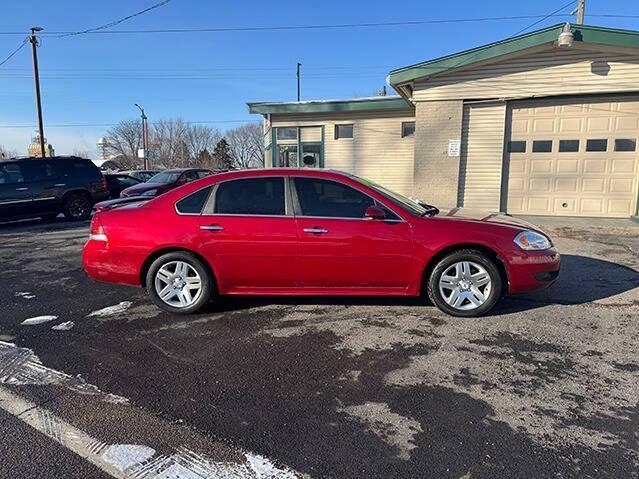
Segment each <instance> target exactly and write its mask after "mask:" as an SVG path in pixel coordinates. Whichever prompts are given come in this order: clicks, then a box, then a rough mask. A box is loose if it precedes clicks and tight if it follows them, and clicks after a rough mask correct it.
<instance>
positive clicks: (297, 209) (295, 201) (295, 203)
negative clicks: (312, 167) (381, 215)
mask: <svg viewBox="0 0 639 479" xmlns="http://www.w3.org/2000/svg"><path fill="white" fill-rule="evenodd" d="M297 178H304V179H306V178H309V179H311V180H324V181H332V182H333V183H338V184H342V185H345V186H348V187H350V188H353V189H354V190H355V191H358V192H359V193H361V194H363V195H365V196H368V197H369V198H370V199H371V200H373V202H374V203H375V204H377V205H381V206H382V207H383V208H384V209H386V210H388V211H390V212H391V213H392V214H393V215H395V217H396V218H388V219H385V220H382V221H383V222H385V223H404V222H406V220H404V219H403V218H402V217H401V215H399V214H398V213H397V212H396V211H395V210H394V209H393V208H390V207H389V206H388V205H387V204H385V203H384V202H383V201H379V200H378V199H377V198H373V197H372V196H371V195H369V194H368V193H367V192H366V191H362V190H361V189H360V188H358V187H356V186H353V185H350V184H348V183H343V182H341V181H337V180H334V179H333V178H323V177H321V176H306V175H304V176H301V175H300V176H291V177H290V182H289V185H290V191H291V196H292V200H293V208H294V210H295V217H296V218H304V219H317V220H346V221H371V220H370V219H369V218H346V217H343V216H306V215H304V214H302V206H301V205H300V201H299V198H298V197H297V190H296V189H295V180H296V179H297Z"/></svg>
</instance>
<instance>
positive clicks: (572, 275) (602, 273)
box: [207, 255, 639, 315]
mask: <svg viewBox="0 0 639 479" xmlns="http://www.w3.org/2000/svg"><path fill="white" fill-rule="evenodd" d="M634 288H639V272H637V271H635V270H634V269H632V268H629V267H627V266H623V265H620V264H618V263H613V262H610V261H605V260H601V259H595V258H591V257H587V256H578V255H562V257H561V273H560V274H559V278H558V279H557V281H556V282H555V283H554V284H553V285H552V286H551V287H550V288H548V289H546V290H543V291H538V292H535V293H527V294H519V295H513V296H506V297H504V298H502V299H501V301H499V302H498V303H497V305H496V306H495V308H494V309H493V310H492V311H491V312H490V313H489V315H502V314H509V313H515V312H519V311H526V310H530V309H536V308H540V307H544V306H548V305H552V304H564V305H570V304H584V303H590V302H592V301H597V300H601V299H605V298H609V297H611V296H616V295H618V294H621V293H625V292H626V291H630V290H632V289H634ZM634 301H635V302H637V303H639V295H637V298H635V299H634ZM621 302H623V303H624V304H626V303H628V302H629V300H628V299H624V300H622V301H620V303H621ZM269 304H282V305H296V304H305V305H314V304H316V305H318V306H326V305H341V306H343V305H354V306H356V305H362V306H367V305H370V306H388V307H389V308H392V307H393V306H420V305H425V304H426V305H428V306H429V307H432V306H431V305H430V303H429V302H428V300H427V299H426V298H425V297H419V298H415V297H408V298H396V297H379V296H370V297H369V296H281V297H280V296H276V297H275V296H268V297H266V296H252V297H224V298H219V299H218V301H216V302H215V303H212V304H211V305H210V306H209V307H208V308H207V312H213V311H218V312H219V311H231V310H241V309H248V308H252V307H257V306H265V305H269ZM424 313H425V314H428V310H424Z"/></svg>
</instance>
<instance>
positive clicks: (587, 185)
mask: <svg viewBox="0 0 639 479" xmlns="http://www.w3.org/2000/svg"><path fill="white" fill-rule="evenodd" d="M510 114H511V124H510V133H509V137H508V138H507V140H508V141H507V144H506V155H507V156H506V159H507V161H506V164H507V165H508V204H507V208H508V212H509V213H513V214H539V215H563V216H604V217H627V216H630V215H632V214H634V213H635V209H636V205H637V175H638V174H639V166H638V165H639V161H637V136H638V135H639V101H637V100H636V99H635V100H618V99H617V100H615V101H612V100H611V99H610V98H609V99H607V100H598V101H589V102H584V101H583V100H582V101H581V102H576V101H575V100H572V101H570V102H569V101H562V102H558V101H554V102H552V103H551V102H549V101H541V100H535V101H531V102H527V103H515V104H513V106H512V108H511V110H510Z"/></svg>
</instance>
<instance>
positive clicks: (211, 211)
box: [194, 174, 294, 218]
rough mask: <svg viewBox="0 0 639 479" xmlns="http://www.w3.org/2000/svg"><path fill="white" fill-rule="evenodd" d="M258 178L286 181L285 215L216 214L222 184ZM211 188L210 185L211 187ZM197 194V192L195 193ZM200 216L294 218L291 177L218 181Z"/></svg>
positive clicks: (248, 177)
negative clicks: (216, 199)
mask: <svg viewBox="0 0 639 479" xmlns="http://www.w3.org/2000/svg"><path fill="white" fill-rule="evenodd" d="M258 178H282V179H283V180H284V214H283V215H256V214H242V213H215V198H216V196H217V190H218V188H219V186H220V185H221V184H222V183H228V182H229V181H242V180H252V179H258ZM209 186H210V185H209ZM194 193H195V192H194ZM198 216H207V217H208V216H235V217H242V218H246V217H252V218H294V214H293V208H292V203H291V195H290V189H289V177H288V176H285V175H278V174H264V175H255V176H252V175H251V176H242V177H240V178H229V179H226V180H222V181H218V182H216V183H215V185H214V186H213V189H212V190H211V194H210V195H209V198H208V200H207V201H206V202H205V203H204V208H202V213H200V215H198Z"/></svg>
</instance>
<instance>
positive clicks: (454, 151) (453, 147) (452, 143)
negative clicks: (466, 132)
mask: <svg viewBox="0 0 639 479" xmlns="http://www.w3.org/2000/svg"><path fill="white" fill-rule="evenodd" d="M460 150H461V140H460V139H459V138H457V139H453V140H448V156H459V151H460Z"/></svg>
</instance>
